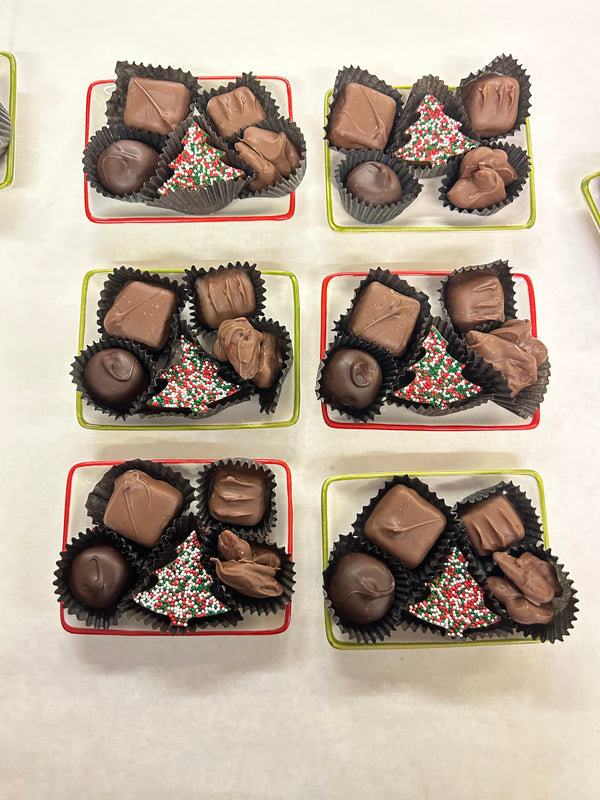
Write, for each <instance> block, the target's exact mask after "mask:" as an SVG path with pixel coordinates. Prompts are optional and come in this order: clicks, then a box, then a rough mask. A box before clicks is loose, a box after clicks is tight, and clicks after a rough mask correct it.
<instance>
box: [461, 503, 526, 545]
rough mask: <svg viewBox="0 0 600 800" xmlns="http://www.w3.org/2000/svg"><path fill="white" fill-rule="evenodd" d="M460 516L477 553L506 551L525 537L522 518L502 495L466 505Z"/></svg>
mask: <svg viewBox="0 0 600 800" xmlns="http://www.w3.org/2000/svg"><path fill="white" fill-rule="evenodd" d="M458 515H459V517H460V518H461V520H462V523H463V525H464V526H465V528H466V529H467V533H468V535H469V541H470V542H471V546H472V547H473V549H474V550H475V552H476V553H477V555H478V556H491V554H492V553H493V552H494V551H495V550H506V548H507V547H510V546H511V545H513V544H516V542H520V541H521V539H522V538H523V537H524V536H525V528H524V527H523V522H522V520H521V517H520V516H519V515H518V513H517V510H516V508H515V507H514V506H513V504H512V503H511V502H510V500H508V499H507V498H506V497H505V496H504V495H503V494H497V495H494V496H493V497H488V498H487V499H486V500H481V501H480V502H478V503H471V504H469V505H467V506H463V508H461V509H459V512H458Z"/></svg>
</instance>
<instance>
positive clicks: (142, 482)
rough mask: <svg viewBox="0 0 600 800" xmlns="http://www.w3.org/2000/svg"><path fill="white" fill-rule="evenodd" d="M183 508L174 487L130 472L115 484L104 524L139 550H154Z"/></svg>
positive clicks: (144, 475)
mask: <svg viewBox="0 0 600 800" xmlns="http://www.w3.org/2000/svg"><path fill="white" fill-rule="evenodd" d="M182 505H183V495H182V494H181V492H180V491H179V489H176V488H175V486H171V484H170V483H167V481H160V480H157V479H156V478H152V477H150V475H147V474H146V473H145V472H141V471H140V470H137V469H130V470H128V471H127V472H124V473H123V474H122V475H120V476H119V477H118V478H117V479H116V481H115V485H114V489H113V493H112V495H111V497H110V500H109V501H108V505H107V506H106V510H105V512H104V524H105V525H106V526H107V527H108V528H112V530H113V531H116V532H117V533H120V534H121V536H125V537H127V539H131V540H132V541H134V542H136V543H137V544H139V545H141V546H142V547H154V545H155V544H156V543H157V542H158V540H159V539H160V537H161V535H162V533H163V531H164V530H165V529H166V528H167V526H168V525H169V524H170V523H171V522H172V521H173V520H174V519H175V517H176V516H177V514H179V512H180V511H181V507H182Z"/></svg>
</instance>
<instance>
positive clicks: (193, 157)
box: [158, 122, 245, 195]
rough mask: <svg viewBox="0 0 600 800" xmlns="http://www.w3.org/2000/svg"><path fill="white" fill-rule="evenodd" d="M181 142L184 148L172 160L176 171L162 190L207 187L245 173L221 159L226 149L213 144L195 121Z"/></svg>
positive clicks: (163, 191) (171, 165)
mask: <svg viewBox="0 0 600 800" xmlns="http://www.w3.org/2000/svg"><path fill="white" fill-rule="evenodd" d="M181 143H182V144H183V150H182V151H181V153H179V155H178V156H177V158H175V159H174V160H173V161H172V162H171V163H170V164H169V166H170V167H171V169H174V170H175V173H174V175H173V176H172V177H171V178H169V180H168V181H166V182H165V183H163V185H162V186H161V187H160V188H159V189H158V193H159V194H163V195H166V194H168V193H169V192H173V191H177V189H203V188H204V187H205V186H210V185H211V184H213V183H219V182H220V181H231V180H235V179H236V178H241V177H244V176H245V173H244V172H242V170H241V169H235V167H230V166H228V165H227V164H224V163H223V161H221V158H222V157H223V152H222V151H221V150H217V148H216V147H211V146H210V145H209V143H208V136H207V135H206V133H205V131H203V130H202V128H200V127H199V126H198V125H197V124H196V123H195V122H194V123H192V124H191V125H190V127H189V128H188V129H187V132H186V134H185V136H184V137H183V139H182V140H181Z"/></svg>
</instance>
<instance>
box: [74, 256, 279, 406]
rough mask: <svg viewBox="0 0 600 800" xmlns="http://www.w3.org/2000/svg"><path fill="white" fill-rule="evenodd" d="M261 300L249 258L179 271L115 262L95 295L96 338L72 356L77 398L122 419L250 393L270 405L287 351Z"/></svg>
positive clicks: (236, 399)
mask: <svg viewBox="0 0 600 800" xmlns="http://www.w3.org/2000/svg"><path fill="white" fill-rule="evenodd" d="M266 303H267V297H266V292H265V286H264V280H263V279H262V277H261V274H260V271H259V270H258V269H257V268H256V266H255V265H251V264H248V263H244V264H242V263H240V262H237V263H236V264H228V265H226V266H220V267H218V268H216V269H215V268H210V269H197V268H196V267H192V268H191V269H188V270H186V273H185V276H184V277H183V278H182V279H181V280H177V279H173V278H168V277H162V276H160V275H157V274H152V273H149V272H143V271H141V270H135V269H131V268H127V267H120V268H119V269H115V270H114V271H113V272H111V273H110V274H109V275H108V277H107V279H106V282H105V285H104V289H103V290H102V293H101V296H100V302H99V306H98V327H99V331H100V333H101V338H100V340H99V341H96V342H94V343H93V344H91V345H89V346H87V347H86V348H85V349H84V350H83V351H82V352H81V353H80V354H79V355H78V356H77V358H76V359H75V361H74V362H73V365H72V372H71V374H72V376H73V382H74V383H75V384H76V385H77V388H78V389H79V391H80V392H81V393H82V396H83V398H84V400H85V401H86V402H88V403H90V404H92V405H93V406H94V407H95V408H97V409H99V410H101V411H102V412H103V413H105V414H107V415H109V416H113V417H116V418H122V419H126V418H128V417H130V416H131V415H133V414H139V415H145V416H147V415H151V416H152V418H155V417H156V416H157V415H160V414H162V415H165V414H166V415H173V414H183V415H185V416H193V417H199V418H204V417H208V416H210V415H212V414H215V413H216V412H218V411H219V410H221V409H224V408H227V407H229V406H231V405H234V404H237V403H240V402H242V401H247V400H251V399H252V398H253V397H256V398H257V399H258V404H259V409H260V412H262V413H265V414H270V413H272V412H273V411H274V410H275V409H276V407H277V403H278V401H279V395H280V392H281V387H282V383H283V381H284V379H285V376H286V374H287V372H288V370H289V368H290V365H291V363H292V360H293V351H292V342H291V339H290V336H289V333H288V332H287V330H286V329H285V328H284V326H283V325H281V324H279V323H278V322H276V321H275V320H272V319H269V318H267V317H265V315H264V309H265V305H266Z"/></svg>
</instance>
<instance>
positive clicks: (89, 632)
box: [59, 458, 294, 638]
mask: <svg viewBox="0 0 600 800" xmlns="http://www.w3.org/2000/svg"><path fill="white" fill-rule="evenodd" d="M125 460H130V459H120V460H117V461H79V462H78V463H76V464H73V466H72V467H71V468H70V469H69V472H68V474H67V484H66V488H65V510H64V516H63V535H62V548H61V551H62V550H64V549H65V547H66V544H67V540H68V537H69V519H70V509H71V492H72V488H73V478H74V476H75V473H76V471H77V470H78V469H81V468H82V467H103V466H106V467H112V466H114V465H115V464H122V463H123V461H125ZM218 460H219V459H215V458H151V459H148V461H159V462H160V463H161V464H210V463H212V462H213V461H218ZM253 461H256V462H257V463H258V464H267V465H268V464H276V465H277V466H280V467H283V469H284V471H285V476H286V492H287V513H288V535H287V549H288V553H289V554H290V557H292V558H293V556H294V551H293V546H294V534H293V527H294V509H293V503H292V472H291V469H290V467H289V465H288V464H287V463H286V462H285V461H282V460H281V459H278V458H255V459H253ZM59 605H60V611H59V616H60V624H61V626H62V628H63V629H64V630H65V631H66V632H67V633H72V634H75V635H84V636H162V637H165V636H166V637H169V638H173V636H172V634H170V633H168V632H167V631H165V632H163V631H155V630H147V631H145V630H140V631H132V630H126V629H119V628H114V629H109V630H104V629H101V628H79V627H76V626H74V625H70V624H69V623H68V622H67V619H66V614H65V611H64V608H63V604H62V603H60V604H59ZM291 620H292V603H291V601H290V602H289V603H288V604H287V605H286V607H285V612H284V620H283V623H282V624H281V625H280V627H279V628H273V629H266V630H258V631H252V630H250V631H237V630H223V631H218V630H214V629H213V628H211V629H208V630H201V631H195V632H189V633H186V634H185V636H183V637H182V636H180V637H178V638H188V637H196V636H275V635H278V634H280V633H284V632H285V631H287V629H288V628H289V626H290V623H291Z"/></svg>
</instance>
